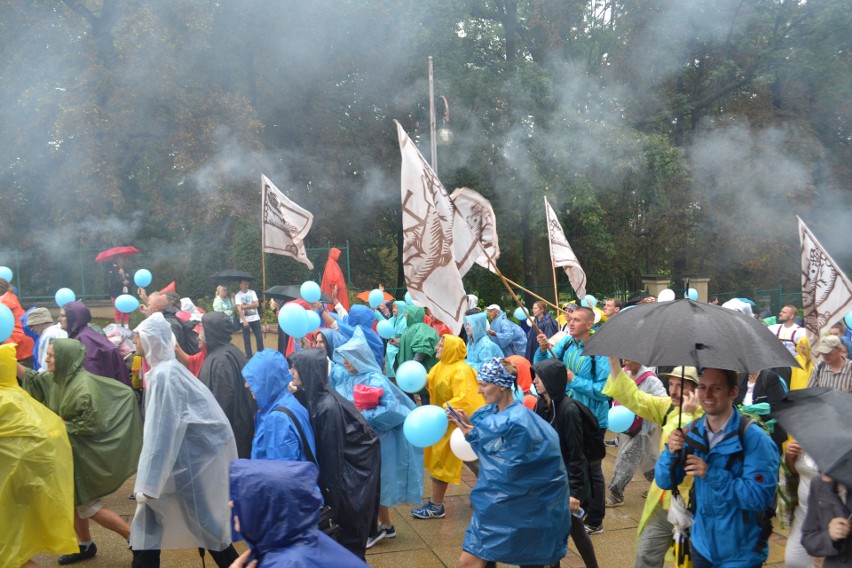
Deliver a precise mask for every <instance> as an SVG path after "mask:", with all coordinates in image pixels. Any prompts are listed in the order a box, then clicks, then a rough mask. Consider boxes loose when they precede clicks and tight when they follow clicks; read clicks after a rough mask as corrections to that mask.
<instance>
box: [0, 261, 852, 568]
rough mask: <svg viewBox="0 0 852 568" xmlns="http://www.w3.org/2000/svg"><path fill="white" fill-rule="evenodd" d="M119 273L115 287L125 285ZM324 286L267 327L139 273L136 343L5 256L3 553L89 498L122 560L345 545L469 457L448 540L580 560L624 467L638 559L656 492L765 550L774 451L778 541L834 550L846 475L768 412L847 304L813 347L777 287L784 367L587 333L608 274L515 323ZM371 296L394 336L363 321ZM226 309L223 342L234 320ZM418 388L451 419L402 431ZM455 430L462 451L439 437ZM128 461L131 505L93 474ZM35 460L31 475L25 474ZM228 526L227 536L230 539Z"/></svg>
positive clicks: (524, 555)
mask: <svg viewBox="0 0 852 568" xmlns="http://www.w3.org/2000/svg"><path fill="white" fill-rule="evenodd" d="M122 274H123V271H119V272H117V273H116V276H115V278H114V279H115V288H116V291H118V287H119V284H121V286H122V287H123V288H122V289H123V291H125V292H126V287H127V285H128V281H127V278H126V277H123V278H121V279H119V277H120V276H122ZM119 280H120V282H119ZM338 294H339V290H338V289H337V288H336V287H335V288H334V289H333V290H332V294H330V296H331V297H332V303H331V304H322V303H319V302H317V303H314V304H309V303H307V302H304V301H302V300H296V301H297V302H299V303H300V305H303V307H305V308H306V309H311V310H316V311H317V312H318V313H319V315H320V321H321V322H322V327H321V328H320V329H318V330H316V331H314V332H311V333H309V334H308V335H306V336H305V337H303V338H286V337H281V340H279V349H277V350H273V349H265V348H264V346H263V337H262V327H261V321H260V315H261V311H262V308H263V306H261V304H260V301H259V299H258V297H257V294H256V293H255V292H254V291H252V290H251V289H250V282H249V281H248V280H245V281H242V282H240V290H239V292H237V293H236V294H234V295H233V296H231V295H230V294H229V290H228V288H227V287H225V286H224V285H223V286H219V287H218V288H217V290H216V295H215V299H214V301H213V311H211V312H209V313H203V311H201V310H198V309H197V308H195V306H194V305H192V303H191V302H189V303H188V304H187V302H186V299H184V301H183V302H182V301H181V298H180V297H179V296H178V295H177V294H176V293H175V292H174V291H173V290H172V291H165V292H152V293H150V294H147V293H145V291H144V290H139V295H140V297H141V298H142V301H143V305H142V307H141V308H140V311H141V314H142V315H143V316H144V319H143V320H142V321H141V323H140V324H139V325H138V326H136V327H135V329H134V330H133V331H132V335H131V332H130V331H129V330H128V331H127V332H126V333H124V332H122V338H126V337H128V336H129V337H130V338H131V340H132V344H133V346H132V350H131V351H130V352H129V353H124V354H123V353H122V351H121V348H120V347H119V346H117V345H116V343H115V342H114V341H111V340H110V339H109V338H107V337H106V336H105V335H104V334H102V333H101V332H100V331H99V330H98V329H97V328H96V327H94V326H92V325H91V322H92V316H91V312H90V310H89V308H88V307H87V306H86V305H85V304H84V303H83V302H78V301H73V302H69V303H66V304H65V305H63V306H62V308H61V310H60V311H59V316H58V322H57V323H54V322H53V317H52V315H51V313H50V311H49V310H47V309H45V308H33V309H31V310H28V311H27V312H26V313H25V312H24V310H23V308H22V307H21V306H20V303H19V302H18V300H17V298H16V297H15V296H14V293H13V291H12V290H11V288H10V285H9V283H8V282H6V281H4V280H2V279H0V302H2V303H4V304H5V305H7V306H9V307H10V309H12V310H13V312H14V313H15V316H16V326H15V331H14V332H13V334H12V336H11V337H10V338H9V340H8V342H7V343H9V344H10V345H8V346H3V347H0V408H2V409H3V415H2V418H0V434H2V438H0V439H2V440H6V439H7V438H9V437H10V436H14V438H15V442H14V445H9V444H7V443H6V442H5V441H3V442H0V454H2V455H3V456H4V465H3V466H0V470H4V471H7V472H9V473H8V476H7V482H6V483H5V484H4V485H3V486H2V489H0V504H2V505H3V506H4V507H5V506H6V505H7V504H10V503H12V502H15V503H20V502H21V500H22V499H24V500H25V501H24V502H25V504H26V506H24V507H18V508H14V509H12V508H7V509H6V510H7V511H10V514H11V515H12V517H13V519H12V522H11V523H10V526H14V531H9V532H7V535H9V536H10V537H11V539H12V540H11V541H10V542H7V543H6V544H2V545H0V550H3V551H4V552H5V553H6V554H5V555H4V557H5V559H6V561H7V562H11V563H10V564H8V565H9V566H14V567H16V568H17V566H28V567H29V566H34V564H33V563H32V560H31V559H32V557H33V555H35V554H36V553H38V552H49V553H55V554H61V556H60V557H59V563H60V564H63V565H64V564H73V563H75V562H79V561H82V560H86V559H88V558H92V557H93V556H95V555H96V554H97V547H96V545H95V543H94V542H93V540H92V535H91V532H90V530H89V523H90V521H91V520H93V521H94V522H96V523H98V524H100V525H102V526H104V527H105V528H108V529H110V530H111V531H112V532H115V533H117V534H118V535H119V536H120V538H122V539H125V540H127V541H128V543H129V545H130V549H131V551H132V558H129V559H128V560H129V562H130V563H131V564H132V566H134V568H142V567H156V566H159V565H160V551H161V550H164V549H171V548H197V549H200V550H201V551H202V556H203V555H204V554H209V555H210V557H211V558H212V559H213V561H214V562H215V563H216V564H217V565H218V566H220V567H228V566H235V567H238V568H239V567H241V566H251V565H252V563H256V565H259V566H269V567H274V566H285V565H289V564H287V562H288V559H292V558H310V559H313V561H314V562H315V564H314V565H317V566H321V565H323V566H343V567H346V566H359V567H360V566H366V555H365V554H366V550H367V549H369V548H372V547H374V546H376V545H378V544H379V543H380V542H382V541H384V540H387V539H392V538H394V537H395V536H396V529H395V527H394V526H393V522H392V521H393V519H392V516H391V510H392V508H394V507H396V506H398V505H400V504H410V505H411V506H412V507H411V515H412V517H413V518H415V519H420V520H422V521H428V522H440V519H441V518H443V517H445V516H446V515H447V503H446V502H445V501H446V496H447V492H448V489H449V485H450V484H459V483H460V481H461V475H462V471H463V469H464V468H465V467H467V468H468V469H469V470H470V471H471V473H472V474H473V475H474V476H475V477H476V483H475V485H474V487H473V489H472V492H471V494H470V508H471V511H472V514H471V520H470V525H469V527H468V529H467V531H466V533H465V535H464V538H463V542H462V546H461V548H462V553H461V556H460V558H459V566H462V567H489V566H495V565H496V563H497V562H501V563H507V564H514V565H520V566H527V567H536V566H538V567H553V566H559V564H560V560H561V559H562V558H563V557H564V556H565V554H566V550H567V541H568V538H569V537H570V538H571V539H572V540H573V541H574V543H575V545H576V547H577V550H578V552H579V553H580V555H581V557H582V560H583V562H584V564H585V565H586V566H589V567H596V566H598V560H597V557H596V551H595V546H594V542H595V541H594V536H595V535H598V534H600V533H602V532H603V531H604V526H605V520H606V515H607V510H608V509H611V508H614V507H619V506H622V505H623V504H624V503H625V500H626V496H625V488H626V487H627V484H628V483H629V482H630V481H631V480H633V478H634V476H635V475H636V474H640V475H642V476H644V478H645V479H646V480H647V483H648V485H647V489H646V490H645V491H644V492H643V495H645V505H644V510H643V513H642V518H641V521H640V523H639V528H638V542H637V555H636V559H635V566H637V567H661V566H663V564H664V562H665V561H666V557H667V554H668V553H669V551H670V549H671V548H672V542H673V541H672V534H673V528H675V527H674V524H675V523H676V521H674V520H673V519H672V516H671V514H670V511H671V509H672V508H673V507H674V506H673V505H672V503H673V502H674V501H675V497H673V495H675V496H678V497H677V499H678V500H679V499H683V500H684V501H685V502H686V504H687V505H689V506H690V510H691V511H692V515H693V517H694V524H693V526H692V528H691V532H690V539H689V541H690V550H691V552H690V556H691V562H692V564H693V565H694V566H696V567H704V566H731V567H751V566H760V565H762V564H763V563H764V562H765V560H766V558H767V551H768V537H769V534H770V533H771V516H772V514H773V513H774V508H775V506H776V498H775V495H776V487H777V484H778V479H779V467H780V465H781V463H782V462H783V463H784V464H786V466H787V467H788V469H789V471H790V472H792V473H793V474H794V475H795V476H797V477H798V479H799V484H798V487H797V488H792V489H791V488H788V492H789V491H793V492H795V493H796V495H797V497H798V503H799V506H798V507H797V508H796V509H795V511H793V512H792V513H791V515H792V519H793V523H792V530H791V535H790V538H789V539H788V546H787V550H786V554H787V563H788V565H789V566H814V560H813V558H815V557H825V558H826V560H825V564H824V565H825V566H849V565H852V536H850V528H852V524H850V520H849V519H850V517H852V515H850V511H852V503H847V489H846V487H845V486H843V485H842V484H841V483H839V482H837V481H836V480H832V479H830V478H827V477H826V476H824V475H820V473H819V471H818V468H817V467H816V466H815V463H814V461H813V460H812V459H811V458H810V456H809V454H808V448H807V447H804V445H803V444H801V443H800V442H798V441H796V440H793V439H791V438H790V437H789V436H788V434H787V433H786V432H784V430H783V429H782V428H780V426H779V425H778V424H777V423H775V421H774V420H773V411H774V409H775V407H776V405H778V404H779V403H780V402H781V401H782V400H783V399H784V398H785V396H786V393H787V392H789V391H790V390H791V389H793V390H795V389H803V388H812V387H828V388H831V389H837V390H841V391H845V392H849V393H852V363H850V362H849V358H848V346H849V344H850V343H849V337H850V335H852V334H850V332H849V330H847V329H846V328H845V326H844V325H843V323H842V322H839V323H838V325H837V326H835V327H834V328H832V332H831V333H830V334H828V335H826V336H824V337H821V338H818V342H817V344H816V345H815V346H814V349H813V351H815V352H816V353H817V354H819V355H820V359H821V360H819V361H812V360H811V346H810V345H809V344H808V339H807V334H806V333H804V329H803V328H802V327H800V324H799V323H797V317H798V309H797V308H796V307H795V306H784V308H783V309H782V310H781V312H780V314H779V315H778V317H777V321H776V323H774V324H773V325H772V326H770V327H769V331H770V332H771V333H773V334H774V335H775V336H776V337H777V338H778V340H779V341H781V342H782V344H783V345H784V346H785V347H787V349H788V350H789V352H790V354H791V355H792V356H793V357H795V358H796V361H797V362H798V363H799V365H800V367H801V368H800V369H790V368H773V369H753V370H752V372H750V373H737V372H735V371H732V370H729V369H724V368H695V367H690V366H686V365H682V366H679V367H674V368H653V367H649V366H647V365H646V362H643V361H633V360H626V359H619V358H614V357H605V356H600V355H590V354H588V353H586V344H587V342H588V341H589V340H590V338H591V337H592V335H593V334H595V333H599V332H600V331H601V330H602V329H603V330H605V329H606V326H607V325H610V322H612V321H613V320H614V319H615V318H618V317H620V313H621V312H622V311H623V310H624V309H629V308H630V306H631V305H635V304H638V303H647V302H652V301H654V299H653V297H649V296H642V297H639V298H634V299H632V300H631V301H630V302H627V303H626V304H625V303H624V302H622V300H620V299H618V298H610V299H607V300H606V302H605V304H604V308H603V309H602V310H598V309H597V308H593V307H590V306H588V305H580V304H578V303H575V302H569V303H567V304H564V305H563V306H562V307H561V309H559V313H558V314H557V315H556V316H554V315H553V314H551V313H550V308H549V305H548V304H547V303H546V302H544V301H537V302H535V303H534V304H533V306H532V310H531V312H530V314H529V316H530V317H529V319H526V318H524V320H522V321H520V322H518V323H516V322H515V321H512V320H511V319H510V318H509V317H507V315H506V313H505V312H504V310H503V308H501V306H499V305H498V304H490V305H488V306H487V307H485V308H484V309H480V308H479V304H480V302H479V299H478V298H476V297H475V296H473V295H471V296H469V297H468V301H469V306H468V308H469V309H468V311H467V313H466V315H465V318H464V327H463V330H462V331H461V333H460V334H459V335H455V334H453V333H452V332H451V331H450V330H449V329H448V328H447V326H446V325H444V324H443V323H442V322H440V321H438V320H436V319H435V318H433V317H431V316H430V314H429V313H428V311H427V310H426V309H425V308H423V307H421V306H418V305H416V304H415V303H407V302H402V301H388V302H385V303H382V304H381V305H379V306H378V307H376V308H375V309H371V308H370V307H368V306H365V305H362V304H354V305H351V306H350V305H348V301H347V302H345V304H346V305H344V302H340V301H339V300H338ZM347 300H348V299H347ZM19 320H21V321H19ZM382 320H389V321H390V323H391V324H392V326H391V327H392V329H393V336H392V337H389V338H387V339H382V338H381V337H380V336H379V335H378V334H377V332H376V328H377V325H378V323H379V322H380V321H382ZM115 323H116V325H118V326H119V327H122V326H124V325H125V324H126V322H125V320H124V318H123V317H122V318H118V316H116V322H115ZM240 330H241V331H242V334H243V339H244V351H240V350H239V349H238V348H237V347H235V346H234V345H233V337H234V334H235V333H236V332H239V331H240ZM282 333H283V332H282ZM252 336H254V337H255V347H256V349H255V350H254V352H253V351H252V342H251V338H252ZM134 357H138V358H140V359H141V363H140V364H138V365H137V366H131V364H130V362H131V361H132V360H133V358H134ZM409 361H416V362H418V363H420V364H421V365H422V366H423V368H424V369H425V371H426V373H427V375H426V376H427V379H426V386H425V387H424V388H423V390H421V391H420V392H419V393H408V392H404V391H403V390H401V389H400V388H399V386H397V384H396V380H395V379H396V373H397V371H398V370H399V368H400V365H402V364H403V363H407V362H409ZM134 368H138V369H139V370H138V377H136V376H135V372H134V376H133V377H131V369H134ZM132 379H133V380H132ZM134 390H135V391H136V392H134ZM138 395H141V396H138ZM427 404H431V405H436V406H439V407H441V408H442V409H444V411H445V412H446V414H447V418H448V420H449V425H448V427H447V429H446V431H445V432H444V434H443V436H441V438H440V439H439V440H438V441H437V442H436V443H434V444H432V445H430V446H429V447H426V448H420V447H417V446H415V445H413V444H412V443H411V442H410V441H409V440H408V438H407V436H406V434H405V432H404V425H405V422H406V418H407V417H408V416H409V415H410V414H411V413H412V412H413V411H415V409H417V407H418V406H422V405H427ZM614 406H623V407H625V408H627V409H629V410H630V411H631V412H633V413H634V414H635V420H634V422H633V423H632V424H631V425H630V427H629V428H627V429H626V430H625V431H624V432H623V433H620V434H618V436H617V437H616V438H615V439H613V440H610V441H608V442H607V444H609V445H615V446H617V448H618V452H617V453H618V455H617V457H616V462H615V468H614V473H613V475H612V477H611V478H610V479H609V480H607V479H606V478H605V475H604V471H603V468H602V461H603V458H604V456H605V455H606V448H605V445H604V436H605V432H606V431H607V429H608V426H609V423H608V421H609V415H610V411H611V408H613V407H614ZM457 430H458V431H460V433H461V436H463V437H464V439H465V441H466V442H467V443H468V444H469V445H470V447H471V448H472V450H473V452H474V453H475V455H476V459H475V460H471V459H470V458H469V457H468V458H467V459H462V458H460V457H458V456H457V455H456V450H455V449H454V447H453V444H454V443H455V442H453V439H454V434H455V438H457V437H458V435H459V432H457ZM7 432H12V434H7ZM7 457H8V459H7ZM9 460H15V462H16V463H20V466H19V467H11V468H10V467H7V466H6V465H5V464H6V463H7V462H8V461H9ZM35 464H38V466H36V465H35ZM69 464H73V467H69ZM71 472H73V473H71ZM424 472H425V473H424ZM134 475H135V485H134V490H133V498H135V500H136V513H135V515H134V517H133V519H132V522H131V523H130V524H128V523H126V522H125V521H124V520H123V519H122V518H121V517H119V516H118V515H116V514H115V513H114V512H113V511H110V510H109V509H107V508H106V507H104V504H103V498H104V497H105V496H108V495H110V494H111V493H113V492H115V491H117V490H118V489H119V487H121V485H122V484H123V483H124V482H126V481H127V480H128V479H130V478H131V477H132V476H134ZM425 475H428V476H429V478H430V481H431V483H430V487H431V489H430V490H429V492H428V496H427V497H426V499H425V502H424V501H422V499H423V496H424V477H425ZM33 476H37V477H38V478H39V479H40V480H41V485H39V487H43V488H44V489H39V490H35V489H33V488H32V486H31V485H30V486H28V485H27V484H26V483H25V479H24V478H25V477H30V478H32V477H33ZM282 479H287V480H288V481H287V482H286V483H282V482H281V481H280V480H282ZM46 496H49V499H48V498H46ZM417 522H420V521H417ZM238 540H245V541H246V543H247V544H248V549H247V550H246V552H245V553H244V554H242V555H240V554H238V552H237V549H236V548H235V547H234V542H235V541H238ZM204 551H206V552H204ZM10 559H11V560H10Z"/></svg>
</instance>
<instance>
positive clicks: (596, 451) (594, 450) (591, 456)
mask: <svg viewBox="0 0 852 568" xmlns="http://www.w3.org/2000/svg"><path fill="white" fill-rule="evenodd" d="M565 399H566V400H568V401H571V402H572V403H573V404H575V405H576V406H577V408H578V409H579V411H580V422H582V424H583V453H584V454H586V459H587V460H588V461H589V463H594V462H599V461H601V460H602V459H604V457H606V446H605V445H604V433H603V430H601V427H600V425H599V424H598V419H597V418H596V417H595V413H594V412H592V411H591V410H589V407H588V406H586V405H585V404H583V403H582V402H579V401H577V400H574V399H573V398H571V397H565Z"/></svg>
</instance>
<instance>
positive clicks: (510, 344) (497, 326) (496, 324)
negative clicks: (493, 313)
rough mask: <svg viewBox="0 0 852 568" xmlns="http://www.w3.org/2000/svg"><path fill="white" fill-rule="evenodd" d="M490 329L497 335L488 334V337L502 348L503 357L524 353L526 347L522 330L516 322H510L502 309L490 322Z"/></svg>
mask: <svg viewBox="0 0 852 568" xmlns="http://www.w3.org/2000/svg"><path fill="white" fill-rule="evenodd" d="M491 331H493V332H494V333H496V334H497V335H489V336H488V338H489V339H490V340H491V341H493V342H494V343H496V344H497V345H498V346H499V347H500V349H502V350H503V356H504V357H511V356H512V355H523V354H524V351H525V350H526V347H527V336H526V334H525V333H524V330H522V329H521V326H519V325H518V324H516V323H512V322H510V321H509V318H507V317H506V314H505V313H503V312H502V311H501V312H500V313H499V314H497V317H496V318H494V321H492V322H491Z"/></svg>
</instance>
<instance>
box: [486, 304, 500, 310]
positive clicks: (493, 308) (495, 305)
mask: <svg viewBox="0 0 852 568" xmlns="http://www.w3.org/2000/svg"><path fill="white" fill-rule="evenodd" d="M500 309H502V308H500V306H498V305H497V304H491V305H490V306H488V307H486V308H485V311H486V312H487V311H488V310H500Z"/></svg>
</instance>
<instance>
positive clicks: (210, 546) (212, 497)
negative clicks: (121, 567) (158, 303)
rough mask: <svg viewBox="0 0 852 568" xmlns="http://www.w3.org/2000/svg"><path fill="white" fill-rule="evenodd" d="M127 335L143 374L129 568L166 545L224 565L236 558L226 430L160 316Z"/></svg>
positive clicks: (149, 561)
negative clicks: (200, 551) (198, 551)
mask: <svg viewBox="0 0 852 568" xmlns="http://www.w3.org/2000/svg"><path fill="white" fill-rule="evenodd" d="M135 331H136V334H135V336H134V343H135V344H136V352H137V353H138V354H139V355H141V356H143V357H145V359H146V360H147V361H148V364H149V365H151V369H150V371H148V373H147V388H146V389H145V408H146V412H145V430H144V438H143V444H142V455H141V457H140V458H139V470H138V471H137V474H136V486H135V487H134V493H135V494H136V514H135V516H134V517H133V524H132V527H131V534H130V546H131V548H132V549H133V568H146V567H159V565H160V550H162V549H170V548H206V549H207V550H208V551H210V554H211V556H212V557H213V559H214V560H215V561H216V564H217V565H218V566H219V567H220V568H227V567H228V566H230V564H231V563H232V562H233V561H234V560H236V558H237V556H238V555H237V551H236V550H235V549H234V547H233V545H232V544H231V525H230V509H229V507H228V465H229V464H230V462H231V460H234V459H236V457H237V446H236V443H235V442H234V433H233V431H232V430H231V425H230V423H229V422H228V418H227V416H225V413H224V412H223V411H222V408H221V407H220V406H219V403H218V402H216V399H215V398H214V397H213V393H211V392H210V389H208V388H207V387H205V386H204V385H203V384H201V381H199V380H198V379H196V378H195V377H193V376H192V374H191V373H190V372H189V370H187V368H186V367H184V366H183V365H181V364H180V363H179V362H178V361H177V359H176V358H175V347H174V346H175V339H174V334H173V333H172V330H171V327H170V326H169V323H168V322H167V321H166V320H165V318H164V317H163V314H162V313H159V312H158V313H155V314H153V315H151V316H149V317H148V318H147V319H145V320H144V321H143V322H142V323H141V324H140V325H139V327H137V328H136V330H135Z"/></svg>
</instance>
